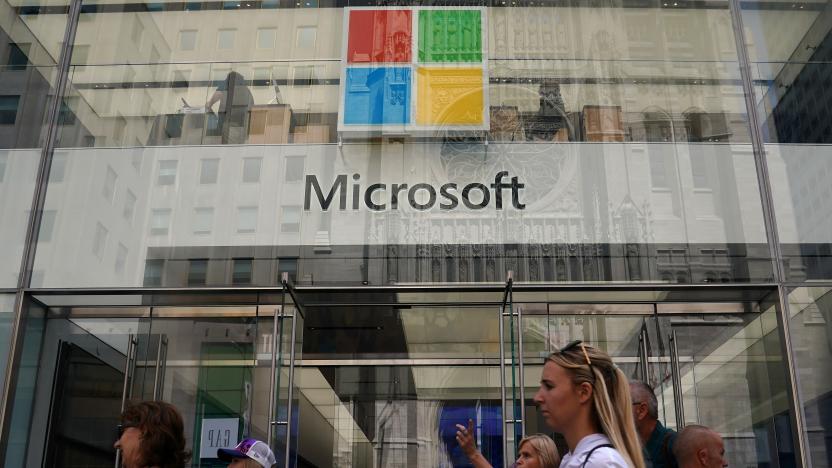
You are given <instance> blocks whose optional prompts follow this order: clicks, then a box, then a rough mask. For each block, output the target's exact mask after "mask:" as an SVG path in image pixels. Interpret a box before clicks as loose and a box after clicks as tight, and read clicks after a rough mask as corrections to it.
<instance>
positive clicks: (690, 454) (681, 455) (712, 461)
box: [673, 424, 728, 468]
mask: <svg viewBox="0 0 832 468" xmlns="http://www.w3.org/2000/svg"><path fill="white" fill-rule="evenodd" d="M673 454H674V455H675V456H676V460H678V461H679V468H722V467H725V466H728V461H726V460H725V444H724V443H723V442H722V437H721V436H720V435H719V434H717V433H716V431H714V430H712V429H709V428H707V427H705V426H699V425H696V424H691V425H690V426H685V428H684V429H682V432H680V433H679V436H678V437H677V438H676V444H675V445H674V446H673Z"/></svg>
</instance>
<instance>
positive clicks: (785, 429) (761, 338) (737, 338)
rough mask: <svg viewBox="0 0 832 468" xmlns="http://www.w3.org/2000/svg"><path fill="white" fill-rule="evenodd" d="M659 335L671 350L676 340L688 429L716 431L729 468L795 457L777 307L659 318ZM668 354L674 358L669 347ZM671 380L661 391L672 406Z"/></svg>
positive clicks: (668, 377)
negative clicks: (696, 426)
mask: <svg viewBox="0 0 832 468" xmlns="http://www.w3.org/2000/svg"><path fill="white" fill-rule="evenodd" d="M659 332H660V333H661V334H662V335H661V336H662V339H663V340H664V341H665V343H667V345H666V346H674V343H672V342H671V341H669V339H668V337H669V336H670V335H671V334H675V337H676V343H675V346H674V351H676V356H678V367H677V368H678V369H679V375H678V382H680V386H681V389H680V390H681V398H682V401H683V405H684V417H685V424H701V425H704V426H707V427H710V428H712V429H713V430H715V431H716V432H718V433H719V434H720V435H721V436H722V438H723V441H724V443H725V453H726V460H728V463H729V465H733V466H769V465H770V464H772V463H778V461H779V460H786V459H791V458H793V457H794V447H793V445H792V442H791V429H790V424H789V415H788V411H789V407H788V396H787V385H788V383H787V380H786V375H787V374H786V371H785V364H784V362H783V354H782V348H781V342H780V339H779V335H778V332H777V319H776V316H775V310H774V308H773V307H772V308H770V309H767V310H765V311H764V312H763V313H746V314H731V315H728V314H719V313H711V314H702V315H692V314H685V315H674V316H660V319H659ZM665 349H668V348H665ZM664 356H668V357H671V358H672V357H673V356H672V354H671V353H670V350H669V349H668V351H667V352H666V353H665V354H664ZM674 367H675V366H674V365H673V363H671V366H670V369H669V370H670V371H671V372H674V371H675V370H674ZM671 376H672V375H671V374H670V373H667V374H666V375H665V377H664V378H663V379H662V380H661V381H660V382H659V385H657V386H656V391H657V392H659V393H658V395H661V396H660V398H659V399H660V401H662V400H664V401H673V391H674V387H673V380H672V378H671ZM667 409H668V408H665V411H666V412H665V415H666V416H670V415H671V414H672V413H670V412H667ZM674 419H675V418H674ZM668 424H669V425H671V426H676V425H678V423H676V424H674V422H673V421H671V420H668Z"/></svg>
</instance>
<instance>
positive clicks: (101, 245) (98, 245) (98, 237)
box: [92, 222, 110, 260]
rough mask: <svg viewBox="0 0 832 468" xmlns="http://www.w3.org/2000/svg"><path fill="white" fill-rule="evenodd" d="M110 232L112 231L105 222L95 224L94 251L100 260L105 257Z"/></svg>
mask: <svg viewBox="0 0 832 468" xmlns="http://www.w3.org/2000/svg"><path fill="white" fill-rule="evenodd" d="M109 234H110V231H108V230H107V228H105V227H104V225H103V224H101V223H100V222H99V223H96V224H95V234H94V235H93V238H92V253H93V255H95V256H96V257H97V258H98V259H99V260H101V259H102V258H104V249H105V248H106V246H107V237H108V236H109Z"/></svg>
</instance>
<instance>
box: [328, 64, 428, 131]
mask: <svg viewBox="0 0 832 468" xmlns="http://www.w3.org/2000/svg"><path fill="white" fill-rule="evenodd" d="M410 75H411V73H410V67H361V68H358V67H348V68H347V70H346V77H347V83H346V89H345V90H344V124H346V125H383V124H407V123H410V93H411V88H412V86H411V76H410Z"/></svg>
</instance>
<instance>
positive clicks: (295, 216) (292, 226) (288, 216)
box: [280, 206, 301, 232]
mask: <svg viewBox="0 0 832 468" xmlns="http://www.w3.org/2000/svg"><path fill="white" fill-rule="evenodd" d="M300 213H301V211H300V207H299V206H284V207H283V213H282V215H281V216H280V232H300Z"/></svg>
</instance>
